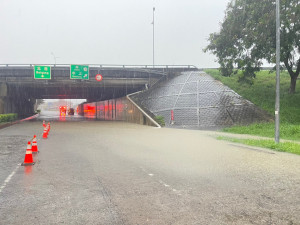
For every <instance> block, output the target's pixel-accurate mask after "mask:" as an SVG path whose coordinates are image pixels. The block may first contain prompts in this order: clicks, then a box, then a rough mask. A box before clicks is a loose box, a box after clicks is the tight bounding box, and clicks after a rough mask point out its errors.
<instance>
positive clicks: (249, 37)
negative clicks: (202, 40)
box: [204, 0, 300, 93]
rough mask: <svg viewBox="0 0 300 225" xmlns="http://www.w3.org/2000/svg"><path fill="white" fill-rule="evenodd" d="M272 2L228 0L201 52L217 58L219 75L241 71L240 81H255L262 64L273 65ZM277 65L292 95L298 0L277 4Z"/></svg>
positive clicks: (298, 61)
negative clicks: (288, 80) (284, 72)
mask: <svg viewBox="0 0 300 225" xmlns="http://www.w3.org/2000/svg"><path fill="white" fill-rule="evenodd" d="M275 10H276V1H275V0H263V1H261V0H232V1H231V2H230V3H229V4H228V6H227V9H226V12H225V13H226V14H225V18H224V21H223V22H222V23H221V30H220V32H216V33H212V34H210V37H209V39H208V40H209V42H210V43H209V45H208V46H207V47H206V49H204V51H205V52H206V51H210V52H212V53H213V54H214V55H216V56H217V59H218V62H219V64H220V71H221V73H222V75H224V76H230V75H231V74H232V73H234V72H236V71H237V70H242V72H243V78H248V77H255V72H256V71H259V70H260V69H261V66H262V65H263V63H264V62H268V63H270V64H272V63H275V62H276V14H275ZM280 20H281V26H280V35H281V37H280V39H281V40H280V42H281V43H280V44H281V47H280V61H281V63H282V66H284V67H285V68H286V69H287V70H288V72H289V74H290V77H291V85H290V90H289V91H290V93H294V92H295V87H296V80H297V77H298V75H299V72H300V0H281V1H280Z"/></svg>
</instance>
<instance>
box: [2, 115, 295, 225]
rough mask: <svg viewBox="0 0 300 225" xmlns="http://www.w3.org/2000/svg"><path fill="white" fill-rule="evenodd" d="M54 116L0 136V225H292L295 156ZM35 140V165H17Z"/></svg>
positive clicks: (188, 134)
mask: <svg viewBox="0 0 300 225" xmlns="http://www.w3.org/2000/svg"><path fill="white" fill-rule="evenodd" d="M47 116H48V118H47ZM52 116H54V117H53V118H50V117H51V116H49V114H48V115H41V117H40V118H39V119H38V120H37V121H33V122H24V123H21V124H17V125H14V126H11V127H8V128H5V129H2V130H0V140H1V150H0V159H1V164H0V166H1V171H0V188H1V187H2V188H1V191H0V224H24V223H25V221H26V223H28V224H60V223H65V224H130V225H131V224H153V225H157V224H178V225H182V224H299V221H300V214H299V206H300V188H299V187H300V157H299V156H297V155H292V154H287V153H280V152H271V151H268V150H259V151H258V150H257V149H255V148H246V147H240V146H236V145H232V144H230V143H227V142H223V141H217V140H215V139H214V138H211V137H209V136H207V135H205V132H203V131H201V132H200V131H196V130H177V129H168V128H163V129H158V128H153V127H147V126H141V125H135V124H129V123H122V122H106V121H87V120H84V119H83V118H81V117H78V116H77V117H76V116H75V117H71V119H67V118H68V117H66V121H67V122H62V121H61V120H60V119H59V115H58V117H57V116H55V115H52ZM75 118H77V119H76V121H72V120H74V119H75ZM44 119H45V120H53V119H54V121H52V122H51V131H50V133H49V136H48V139H46V140H43V139H42V138H41V137H42V131H43V127H42V122H41V121H42V120H44ZM34 134H37V136H38V148H39V151H40V153H39V154H37V155H35V156H34V160H35V161H36V164H35V165H34V166H30V167H22V166H19V164H20V163H22V160H23V159H24V154H25V150H26V143H27V141H28V139H30V138H32V136H33V135H34ZM8 178H9V179H8Z"/></svg>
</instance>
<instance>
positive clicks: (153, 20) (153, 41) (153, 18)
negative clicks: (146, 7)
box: [152, 7, 155, 67]
mask: <svg viewBox="0 0 300 225" xmlns="http://www.w3.org/2000/svg"><path fill="white" fill-rule="evenodd" d="M154 12H155V7H153V21H152V25H153V67H154Z"/></svg>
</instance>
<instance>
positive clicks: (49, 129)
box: [47, 122, 50, 133]
mask: <svg viewBox="0 0 300 225" xmlns="http://www.w3.org/2000/svg"><path fill="white" fill-rule="evenodd" d="M47 126H48V133H49V132H50V122H49V123H48V125H47Z"/></svg>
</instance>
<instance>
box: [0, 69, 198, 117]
mask: <svg viewBox="0 0 300 225" xmlns="http://www.w3.org/2000/svg"><path fill="white" fill-rule="evenodd" d="M43 65H46V64H43ZM48 66H51V79H34V66H33V65H0V114H1V113H18V114H19V115H20V116H21V117H22V116H27V115H30V114H32V113H33V111H34V104H35V102H36V101H35V100H36V99H87V100H88V101H101V100H106V99H113V98H118V97H122V96H125V95H127V94H130V93H133V92H136V91H139V90H143V89H145V88H147V87H151V86H152V85H153V84H155V83H156V82H157V81H158V80H159V79H161V78H162V77H164V76H169V75H172V74H176V73H178V72H182V71H187V70H197V68H196V67H194V66H155V67H153V66H125V65H121V66H118V65H113V66H111V65H89V79H88V80H84V79H70V65H48ZM97 74H101V75H102V77H103V80H101V81H97V80H96V78H95V77H96V75H97Z"/></svg>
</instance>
